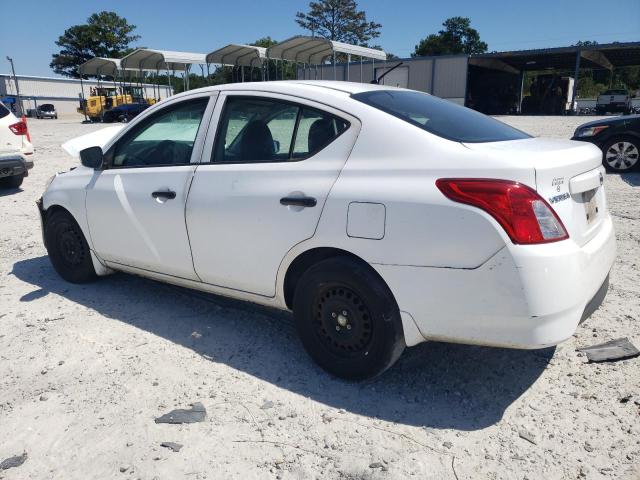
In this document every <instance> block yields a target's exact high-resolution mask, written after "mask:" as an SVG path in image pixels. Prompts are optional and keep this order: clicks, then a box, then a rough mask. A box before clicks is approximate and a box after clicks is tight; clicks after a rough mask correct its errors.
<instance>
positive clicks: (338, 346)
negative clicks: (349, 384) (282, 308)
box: [293, 257, 405, 380]
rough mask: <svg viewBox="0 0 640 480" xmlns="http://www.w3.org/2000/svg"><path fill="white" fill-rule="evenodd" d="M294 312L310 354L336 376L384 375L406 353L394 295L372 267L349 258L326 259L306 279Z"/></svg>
mask: <svg viewBox="0 0 640 480" xmlns="http://www.w3.org/2000/svg"><path fill="white" fill-rule="evenodd" d="M293 314H294V318H295V321H296V326H297V329H298V334H299V335H300V339H301V340H302V344H303V345H304V348H305V349H306V350H307V353H308V354H309V355H310V356H311V358H312V359H313V360H314V361H315V362H316V363H317V364H318V365H320V366H321V367H322V368H323V369H325V370H326V371H327V372H329V373H331V374H332V375H335V376H337V377H341V378H344V379H348V380H363V379H368V378H372V377H375V376H377V375H380V374H381V373H383V372H384V371H385V370H387V369H388V368H389V367H391V365H393V364H394V363H395V362H396V360H397V359H398V358H399V357H400V355H401V354H402V352H403V351H404V349H405V342H404V332H403V330H402V320H401V318H400V311H399V309H398V305H397V304H396V301H395V299H394V298H393V295H392V293H391V291H390V290H389V288H388V287H387V285H386V284H385V283H384V282H383V281H382V279H381V278H380V277H379V276H378V275H377V274H376V273H375V271H373V270H372V269H371V268H370V267H369V266H368V265H364V264H362V263H360V262H357V261H354V260H352V259H351V258H349V257H335V258H330V259H327V260H323V261H321V262H319V263H317V264H315V265H313V266H312V267H310V268H309V269H308V270H307V271H306V272H305V273H304V274H303V275H302V277H301V278H300V280H299V282H298V284H297V286H296V290H295V295H294V299H293Z"/></svg>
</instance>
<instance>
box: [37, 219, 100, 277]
mask: <svg viewBox="0 0 640 480" xmlns="http://www.w3.org/2000/svg"><path fill="white" fill-rule="evenodd" d="M44 234H45V242H46V247H47V252H48V253H49V259H50V260H51V264H52V265H53V268H54V269H55V271H56V272H58V275H60V276H61V277H62V278H63V279H65V280H66V281H67V282H71V283H87V282H91V281H93V280H95V279H96V278H97V275H96V271H95V270H94V268H93V262H92V261H91V251H90V250H89V245H88V244H87V240H86V239H85V238H84V234H83V233H82V230H81V229H80V226H79V225H78V223H77V222H76V221H75V219H74V218H73V217H72V216H71V215H70V214H69V213H68V212H66V211H62V210H58V211H55V212H53V213H51V215H49V216H47V219H46V222H45V230H44Z"/></svg>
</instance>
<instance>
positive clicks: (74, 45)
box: [49, 11, 140, 78]
mask: <svg viewBox="0 0 640 480" xmlns="http://www.w3.org/2000/svg"><path fill="white" fill-rule="evenodd" d="M135 29H136V26H135V25H131V24H129V23H128V22H127V20H126V19H125V18H122V17H120V16H118V15H117V14H116V13H115V12H106V11H103V12H100V13H94V14H93V15H91V16H90V17H89V18H88V19H87V23H86V24H81V25H74V26H72V27H69V28H67V29H66V30H65V31H64V33H63V34H62V35H61V36H60V37H58V40H57V41H56V45H58V46H59V47H61V49H60V52H59V53H54V54H53V55H52V56H53V60H52V61H51V63H50V64H49V66H50V67H51V68H52V69H53V71H54V72H56V73H58V74H60V75H64V76H67V77H74V78H78V77H79V76H80V74H79V73H78V66H79V65H80V64H82V63H84V62H86V61H87V60H89V59H91V58H93V57H108V58H120V57H122V56H124V55H126V54H127V53H129V52H131V50H132V49H131V48H130V44H131V43H132V42H135V41H136V40H139V39H140V36H139V35H134V34H133V31H134V30H135Z"/></svg>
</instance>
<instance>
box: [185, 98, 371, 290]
mask: <svg viewBox="0 0 640 480" xmlns="http://www.w3.org/2000/svg"><path fill="white" fill-rule="evenodd" d="M213 118H214V120H213V121H212V122H211V127H210V132H209V135H208V136H207V143H206V145H205V150H204V151H205V154H204V157H203V163H202V164H201V165H199V166H198V168H197V171H196V174H195V176H194V180H193V183H192V185H191V190H190V193H189V199H188V202H187V209H186V220H187V228H188V231H189V239H190V241H191V249H192V254H193V260H194V265H195V269H196V272H197V274H198V276H199V277H200V278H201V279H202V281H204V282H206V283H209V284H213V285H218V286H223V287H227V288H232V289H236V290H242V291H246V292H252V293H256V294H260V295H265V296H273V295H275V282H276V276H277V272H278V267H279V265H280V262H281V261H282V259H283V258H284V256H285V255H286V253H287V252H288V251H289V250H290V249H291V248H292V247H293V246H294V245H296V244H297V243H299V242H302V241H303V240H305V239H308V238H310V237H312V236H313V234H314V231H315V229H316V226H317V224H318V220H319V218H320V214H321V212H322V208H323V206H324V203H325V200H326V198H327V196H328V194H329V191H330V189H331V187H332V185H333V183H334V182H335V180H336V179H337V177H338V175H339V173H340V171H341V169H342V167H343V166H344V164H345V162H346V160H347V158H348V156H349V153H350V152H351V149H352V147H353V144H354V142H355V139H356V138H357V135H358V132H359V128H360V127H359V122H358V121H357V120H356V119H355V118H353V117H351V116H349V115H347V114H345V113H344V112H341V111H338V110H335V109H333V108H330V107H327V106H324V105H319V104H316V103H314V102H312V101H308V100H303V99H300V98H297V97H288V96H286V95H277V94H269V95H268V96H267V95H266V94H259V93H255V92H227V93H222V94H221V95H220V99H219V101H218V102H217V105H216V111H215V112H214V117H213ZM207 155H209V158H210V162H209V163H205V160H207V158H206V156H207Z"/></svg>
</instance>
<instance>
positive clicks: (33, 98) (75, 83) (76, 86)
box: [0, 74, 172, 116]
mask: <svg viewBox="0 0 640 480" xmlns="http://www.w3.org/2000/svg"><path fill="white" fill-rule="evenodd" d="M16 78H17V80H18V88H19V90H20V98H21V99H22V106H23V111H24V112H27V111H28V110H30V109H35V108H36V107H37V106H38V105H42V104H43V103H51V104H53V105H54V106H55V107H56V110H57V112H58V115H59V116H68V115H78V116H79V115H80V114H79V113H77V111H76V109H77V108H78V107H79V106H80V97H81V91H83V92H84V97H85V98H86V97H88V96H90V93H91V90H92V89H93V88H95V87H97V86H98V85H99V83H98V82H97V81H95V80H83V81H82V90H81V82H80V80H79V79H74V78H53V77H33V76H28V75H17V77H16ZM100 84H101V85H108V84H109V82H107V81H103V82H100ZM142 87H143V88H144V94H145V97H149V98H152V97H154V96H157V95H158V88H157V85H153V84H143V85H142ZM159 93H160V97H161V98H166V97H168V96H171V94H172V91H171V89H170V88H169V87H168V86H161V88H160V91H159ZM2 99H9V102H11V101H12V100H13V101H15V99H16V86H15V82H14V80H13V77H12V76H11V75H9V74H0V100H2Z"/></svg>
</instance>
